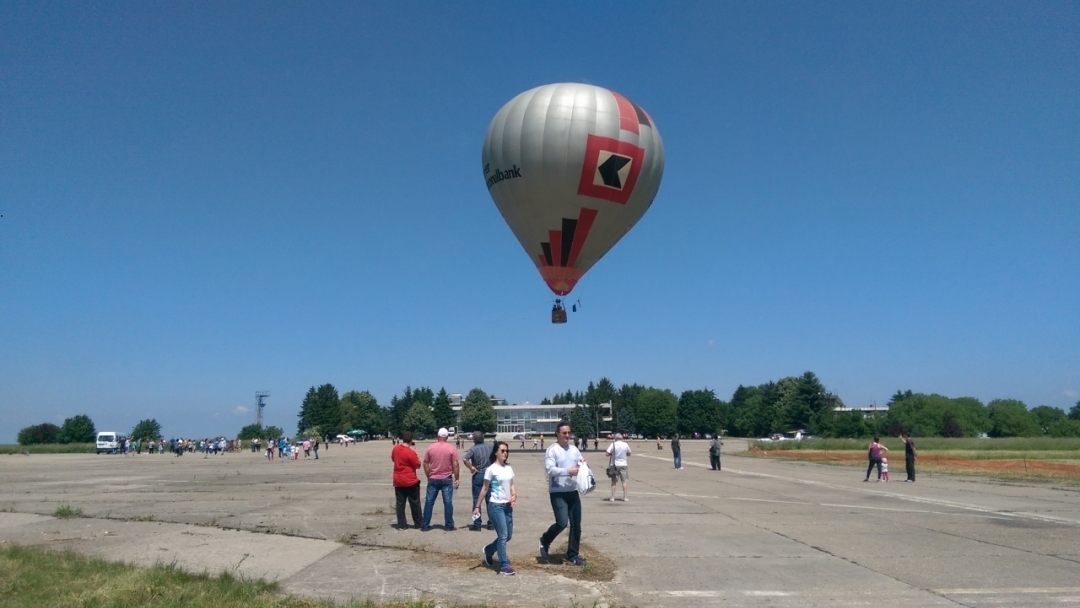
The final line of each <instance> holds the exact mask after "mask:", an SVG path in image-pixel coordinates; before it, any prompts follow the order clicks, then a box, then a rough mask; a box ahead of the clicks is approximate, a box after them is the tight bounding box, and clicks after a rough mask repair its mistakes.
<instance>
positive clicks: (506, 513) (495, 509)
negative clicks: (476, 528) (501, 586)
mask: <svg viewBox="0 0 1080 608" xmlns="http://www.w3.org/2000/svg"><path fill="white" fill-rule="evenodd" d="M488 517H490V518H491V522H492V523H494V524H495V532H496V533H497V534H498V535H499V536H498V537H497V538H496V539H495V540H494V541H492V542H491V544H490V545H488V546H486V547H484V554H486V555H488V556H491V555H494V554H495V553H496V552H498V554H499V568H509V567H510V557H509V556H507V555H506V543H508V542H510V539H511V538H513V537H514V507H511V506H510V503H508V502H503V503H501V502H492V503H488Z"/></svg>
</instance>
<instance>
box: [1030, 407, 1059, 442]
mask: <svg viewBox="0 0 1080 608" xmlns="http://www.w3.org/2000/svg"><path fill="white" fill-rule="evenodd" d="M1031 415H1032V416H1033V417H1034V418H1035V423H1036V424H1038V425H1039V428H1040V429H1042V432H1043V434H1044V435H1047V434H1049V433H1050V427H1051V426H1053V424H1054V423H1055V422H1057V421H1059V420H1067V419H1068V416H1066V415H1065V410H1063V409H1061V408H1060V407H1050V406H1049V405H1040V406H1039V407H1036V408H1032V409H1031Z"/></svg>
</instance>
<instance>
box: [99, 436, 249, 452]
mask: <svg viewBox="0 0 1080 608" xmlns="http://www.w3.org/2000/svg"><path fill="white" fill-rule="evenodd" d="M242 443H243V442H241V441H240V440H239V439H225V438H224V437H219V438H218V439H209V438H207V439H187V438H179V439H177V438H175V437H174V438H171V439H169V440H167V441H166V440H165V439H164V438H158V439H131V438H130V437H127V438H124V439H123V441H121V442H120V446H119V448H118V451H119V452H120V453H121V454H122V455H124V456H135V455H140V454H142V453H143V450H145V451H146V453H147V454H174V455H176V456H182V455H183V454H184V453H185V452H201V453H203V454H206V455H210V454H224V453H226V452H239V451H240V450H241V449H242Z"/></svg>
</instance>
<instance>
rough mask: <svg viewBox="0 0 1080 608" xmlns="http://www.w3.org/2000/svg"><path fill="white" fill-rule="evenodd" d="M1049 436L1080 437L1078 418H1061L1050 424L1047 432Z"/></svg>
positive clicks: (1079, 421)
mask: <svg viewBox="0 0 1080 608" xmlns="http://www.w3.org/2000/svg"><path fill="white" fill-rule="evenodd" d="M1047 434H1048V435H1050V436H1051V437H1080V420H1073V419H1072V418H1063V419H1061V420H1058V421H1056V422H1054V423H1052V424H1051V425H1050V429H1049V430H1048V432H1047Z"/></svg>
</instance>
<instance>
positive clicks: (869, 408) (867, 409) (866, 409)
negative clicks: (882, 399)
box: [833, 405, 889, 418]
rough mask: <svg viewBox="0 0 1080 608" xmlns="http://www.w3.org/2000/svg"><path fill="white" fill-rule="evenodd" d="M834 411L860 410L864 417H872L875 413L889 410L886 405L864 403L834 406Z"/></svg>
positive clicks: (883, 412) (884, 412)
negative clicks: (859, 405) (856, 405)
mask: <svg viewBox="0 0 1080 608" xmlns="http://www.w3.org/2000/svg"><path fill="white" fill-rule="evenodd" d="M833 411H835V412H862V415H863V417H864V418H872V417H874V416H876V415H877V414H879V413H880V414H886V413H888V411H889V406H887V405H864V406H861V407H843V406H841V407H834V408H833Z"/></svg>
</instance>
